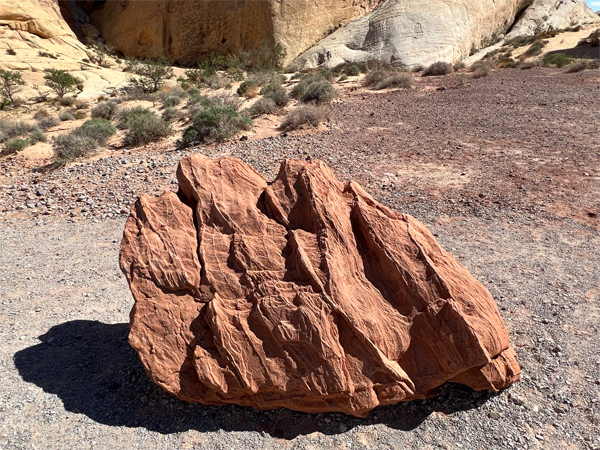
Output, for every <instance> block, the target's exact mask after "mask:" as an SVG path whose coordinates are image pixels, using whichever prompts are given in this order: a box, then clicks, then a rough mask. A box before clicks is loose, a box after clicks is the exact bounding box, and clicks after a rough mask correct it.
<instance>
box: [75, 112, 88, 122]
mask: <svg viewBox="0 0 600 450" xmlns="http://www.w3.org/2000/svg"><path fill="white" fill-rule="evenodd" d="M86 116H87V113H86V112H85V111H81V110H79V111H75V118H76V119H77V120H81V119H85V118H86Z"/></svg>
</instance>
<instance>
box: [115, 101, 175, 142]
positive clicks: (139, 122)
mask: <svg viewBox="0 0 600 450" xmlns="http://www.w3.org/2000/svg"><path fill="white" fill-rule="evenodd" d="M119 128H122V129H126V130H127V132H126V133H125V138H124V139H123V143H124V144H125V145H130V146H139V145H146V144H149V143H150V142H155V141H159V140H161V139H163V138H165V137H167V136H170V135H171V134H173V128H172V127H171V124H170V123H169V122H167V121H166V120H163V119H161V118H160V117H158V116H157V115H156V113H155V112H154V111H151V110H149V109H146V108H141V107H136V108H132V109H128V110H125V111H123V112H122V113H121V115H120V121H119Z"/></svg>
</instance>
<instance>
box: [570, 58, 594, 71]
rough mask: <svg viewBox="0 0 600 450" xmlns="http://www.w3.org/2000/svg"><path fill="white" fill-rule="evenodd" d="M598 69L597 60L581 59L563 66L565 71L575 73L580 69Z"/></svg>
mask: <svg viewBox="0 0 600 450" xmlns="http://www.w3.org/2000/svg"><path fill="white" fill-rule="evenodd" d="M590 69H600V61H598V60H581V61H577V62H576V63H573V64H571V65H569V66H567V67H566V68H565V73H576V72H581V71H582V70H590Z"/></svg>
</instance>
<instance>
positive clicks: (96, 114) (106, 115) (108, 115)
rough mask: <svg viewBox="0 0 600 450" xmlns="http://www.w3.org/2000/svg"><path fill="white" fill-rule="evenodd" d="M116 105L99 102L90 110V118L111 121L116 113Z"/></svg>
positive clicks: (110, 101)
mask: <svg viewBox="0 0 600 450" xmlns="http://www.w3.org/2000/svg"><path fill="white" fill-rule="evenodd" d="M117 107H118V105H117V103H115V102H113V101H112V100H108V101H106V102H100V103H98V104H97V105H96V106H94V108H92V117H93V118H94V119H107V120H110V119H112V118H113V117H114V116H115V114H116V112H117Z"/></svg>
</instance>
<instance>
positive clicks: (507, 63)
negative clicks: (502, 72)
mask: <svg viewBox="0 0 600 450" xmlns="http://www.w3.org/2000/svg"><path fill="white" fill-rule="evenodd" d="M497 64H498V67H499V68H500V69H514V68H515V67H517V62H516V61H515V60H514V59H512V58H510V57H507V56H503V57H501V58H500V59H499V60H498V62H497Z"/></svg>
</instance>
